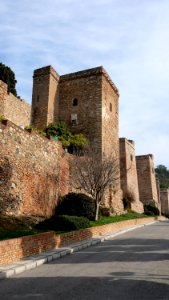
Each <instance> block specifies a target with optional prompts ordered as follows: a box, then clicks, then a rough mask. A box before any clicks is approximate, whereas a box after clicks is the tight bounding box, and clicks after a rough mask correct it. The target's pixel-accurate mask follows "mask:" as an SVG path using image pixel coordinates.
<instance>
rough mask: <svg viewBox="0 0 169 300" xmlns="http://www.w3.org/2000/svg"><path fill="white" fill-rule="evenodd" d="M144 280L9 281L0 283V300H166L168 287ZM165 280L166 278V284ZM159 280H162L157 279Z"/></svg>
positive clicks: (127, 276)
mask: <svg viewBox="0 0 169 300" xmlns="http://www.w3.org/2000/svg"><path fill="white" fill-rule="evenodd" d="M148 277H149V278H147V279H146V280H143V279H141V278H138V277H137V278H135V274H134V273H130V272H126V273H125V272H123V273H112V274H111V275H109V276H107V277H79V276H78V277H76V274H75V276H74V277H50V276H49V277H47V278H42V277H39V278H30V277H29V278H22V279H15V278H14V279H8V280H6V281H3V282H4V284H3V286H2V284H1V283H2V282H1V283H0V298H1V299H3V300H16V299H18V300H19V299H28V300H29V299H30V300H32V299H36V300H38V299H41V300H54V299H55V300H57V299H59V300H67V299H69V300H70V299H72V300H76V299H77V300H79V299H81V300H95V299H97V300H110V299H112V300H114V299H115V300H118V299H119V300H136V299H137V300H139V299H140V300H151V299H153V300H154V299H155V300H156V299H158V300H164V299H166V300H167V299H169V296H168V295H169V285H168V284H166V283H160V282H155V281H153V280H154V278H153V279H151V274H149V276H148ZM166 279H168V278H165V280H166ZM156 280H161V278H156Z"/></svg>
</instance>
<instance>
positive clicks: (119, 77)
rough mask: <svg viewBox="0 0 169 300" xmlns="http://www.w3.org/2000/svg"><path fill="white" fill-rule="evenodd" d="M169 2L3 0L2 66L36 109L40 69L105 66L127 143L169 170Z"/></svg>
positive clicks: (0, 7) (0, 28)
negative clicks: (34, 78) (35, 78)
mask: <svg viewBox="0 0 169 300" xmlns="http://www.w3.org/2000/svg"><path fill="white" fill-rule="evenodd" d="M168 15H169V1H168V0H142V1H140V0H139V1H138V0H90V1H88V0H83V1H79V0H58V1H57V0H48V1H46V0H45V1H44V0H34V1H30V0H15V1H13V0H1V5H0V45H1V47H0V61H1V62H2V63H4V64H6V65H8V66H10V67H11V68H12V70H13V71H14V72H15V75H16V79H17V81H18V83H17V91H18V94H19V95H20V96H21V97H22V98H24V99H25V100H27V101H28V102H30V103H31V94H32V74H33V70H34V69H36V68H39V67H43V66H45V65H52V66H53V67H54V68H55V69H56V71H57V72H58V73H59V74H60V75H61V74H65V73H70V72H74V71H79V70H83V69H87V68H92V67H96V66H100V65H102V66H103V67H104V68H105V69H106V70H107V72H108V73H109V75H110V76H111V78H112V80H113V82H114V83H115V84H116V86H117V87H118V89H119V91H120V100H119V101H120V118H119V119H120V136H121V137H126V138H128V139H133V140H134V141H135V143H136V154H138V155H141V154H148V153H153V154H154V160H155V165H158V164H164V165H166V166H167V167H168V168H169V155H168V152H169V151H168V149H169V118H168V112H169V101H168V99H169V84H168V82H169V58H168V56H169V17H168Z"/></svg>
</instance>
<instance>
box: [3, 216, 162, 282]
mask: <svg viewBox="0 0 169 300" xmlns="http://www.w3.org/2000/svg"><path fill="white" fill-rule="evenodd" d="M156 222H158V221H153V222H151V223H144V224H141V225H136V226H133V227H129V228H125V229H121V230H119V231H117V232H112V233H109V234H105V235H103V236H98V237H95V238H92V239H89V240H84V241H82V242H79V243H76V244H72V245H70V246H67V247H62V248H58V249H54V250H50V251H47V252H44V253H41V254H37V255H34V256H30V257H28V258H25V259H23V260H20V261H18V262H16V263H13V264H11V265H8V266H5V267H0V279H5V278H9V277H11V276H13V275H17V274H19V273H22V272H24V271H26V270H31V269H34V268H36V267H39V266H41V265H43V264H45V263H49V262H51V261H53V260H56V259H58V258H61V257H63V256H65V255H68V254H72V253H74V252H77V251H79V250H82V249H85V248H87V247H90V246H94V245H97V244H99V243H102V242H104V241H106V240H109V239H110V238H113V237H116V236H118V235H120V234H124V233H126V232H128V231H132V230H134V229H137V228H141V227H144V226H147V225H152V224H154V223H156Z"/></svg>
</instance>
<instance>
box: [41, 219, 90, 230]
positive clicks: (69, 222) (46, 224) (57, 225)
mask: <svg viewBox="0 0 169 300" xmlns="http://www.w3.org/2000/svg"><path fill="white" fill-rule="evenodd" d="M87 227H90V222H89V220H88V219H87V218H84V217H77V216H67V215H62V216H53V217H51V218H49V219H46V220H45V221H43V222H41V223H39V224H37V225H36V228H37V229H40V230H54V231H71V230H78V229H83V228H87Z"/></svg>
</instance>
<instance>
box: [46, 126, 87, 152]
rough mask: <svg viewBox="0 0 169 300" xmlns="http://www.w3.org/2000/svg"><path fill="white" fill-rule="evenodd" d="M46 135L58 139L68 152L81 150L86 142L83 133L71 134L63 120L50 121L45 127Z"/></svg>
mask: <svg viewBox="0 0 169 300" xmlns="http://www.w3.org/2000/svg"><path fill="white" fill-rule="evenodd" d="M45 132H46V135H47V136H53V137H55V138H56V139H58V140H59V141H60V142H61V143H62V145H63V147H64V148H68V151H69V152H70V153H74V152H77V151H79V150H82V149H83V148H84V147H85V146H86V145H87V143H88V141H87V139H86V137H85V136H84V134H82V133H79V134H74V135H73V134H72V133H71V132H70V130H69V128H68V127H67V125H66V123H65V122H59V123H51V124H49V125H48V126H47V128H46V129H45Z"/></svg>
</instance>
